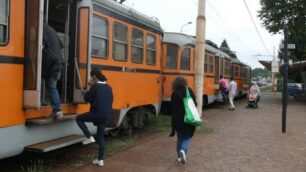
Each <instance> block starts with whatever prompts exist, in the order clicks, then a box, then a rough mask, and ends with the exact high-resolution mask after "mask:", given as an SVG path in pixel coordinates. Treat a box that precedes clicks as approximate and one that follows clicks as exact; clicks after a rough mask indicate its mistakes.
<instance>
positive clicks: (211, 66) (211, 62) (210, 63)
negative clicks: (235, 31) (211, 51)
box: [207, 55, 214, 73]
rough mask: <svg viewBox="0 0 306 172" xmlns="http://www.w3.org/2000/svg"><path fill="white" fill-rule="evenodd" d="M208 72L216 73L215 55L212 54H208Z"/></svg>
mask: <svg viewBox="0 0 306 172" xmlns="http://www.w3.org/2000/svg"><path fill="white" fill-rule="evenodd" d="M207 72H208V73H214V56H212V55H210V56H208V60H207Z"/></svg>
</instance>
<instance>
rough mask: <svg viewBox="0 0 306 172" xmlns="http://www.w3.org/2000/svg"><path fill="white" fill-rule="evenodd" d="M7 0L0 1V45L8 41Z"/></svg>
mask: <svg viewBox="0 0 306 172" xmlns="http://www.w3.org/2000/svg"><path fill="white" fill-rule="evenodd" d="M8 7H9V6H8V0H1V1H0V45H5V44H6V43H7V42H8V17H9V15H8V14H9V10H8Z"/></svg>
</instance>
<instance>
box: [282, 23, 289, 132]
mask: <svg viewBox="0 0 306 172" xmlns="http://www.w3.org/2000/svg"><path fill="white" fill-rule="evenodd" d="M283 72H284V75H283V96H282V101H283V111H282V132H283V133H286V117H287V103H288V94H287V80H288V27H287V26H285V28H284V65H283Z"/></svg>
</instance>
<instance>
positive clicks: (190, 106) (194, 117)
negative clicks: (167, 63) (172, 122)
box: [183, 87, 202, 126]
mask: <svg viewBox="0 0 306 172" xmlns="http://www.w3.org/2000/svg"><path fill="white" fill-rule="evenodd" d="M183 102H184V107H185V117H184V122H185V123H187V124H190V125H194V126H201V125H202V120H201V118H200V115H199V112H198V110H197V107H196V106H195V104H194V102H193V100H192V98H191V97H190V94H189V90H188V88H187V87H186V97H185V98H183Z"/></svg>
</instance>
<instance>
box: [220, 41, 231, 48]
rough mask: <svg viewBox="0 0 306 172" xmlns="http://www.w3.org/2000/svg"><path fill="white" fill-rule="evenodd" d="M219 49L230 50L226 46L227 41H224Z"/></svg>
mask: <svg viewBox="0 0 306 172" xmlns="http://www.w3.org/2000/svg"><path fill="white" fill-rule="evenodd" d="M220 48H225V49H228V50H230V48H229V46H228V44H227V41H226V40H225V39H224V40H223V41H222V43H221V45H220Z"/></svg>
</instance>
